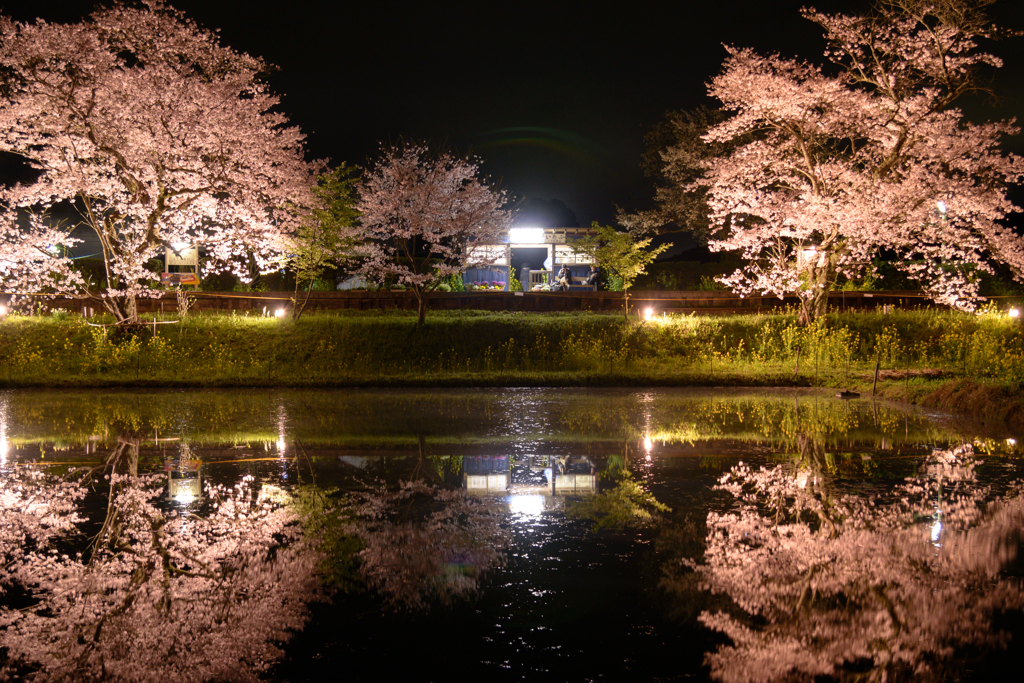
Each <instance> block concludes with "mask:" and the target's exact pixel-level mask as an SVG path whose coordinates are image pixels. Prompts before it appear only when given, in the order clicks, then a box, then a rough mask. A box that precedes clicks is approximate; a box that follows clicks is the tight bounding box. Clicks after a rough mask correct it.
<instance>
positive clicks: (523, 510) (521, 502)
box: [508, 495, 544, 517]
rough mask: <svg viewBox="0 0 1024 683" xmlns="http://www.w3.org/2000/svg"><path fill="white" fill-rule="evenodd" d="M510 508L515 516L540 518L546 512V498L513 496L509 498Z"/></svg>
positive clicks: (539, 496)
mask: <svg viewBox="0 0 1024 683" xmlns="http://www.w3.org/2000/svg"><path fill="white" fill-rule="evenodd" d="M508 507H509V509H510V510H511V511H512V514H514V515H525V516H527V517H538V516H540V514H541V513H542V512H544V496H541V495H520V496H516V495H512V496H509V497H508Z"/></svg>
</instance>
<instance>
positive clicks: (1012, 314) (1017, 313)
mask: <svg viewBox="0 0 1024 683" xmlns="http://www.w3.org/2000/svg"><path fill="white" fill-rule="evenodd" d="M1006 315H1008V316H1010V317H1011V318H1019V317H1020V309H1019V308H1011V309H1010V311H1009V312H1008V313H1007V314H1006Z"/></svg>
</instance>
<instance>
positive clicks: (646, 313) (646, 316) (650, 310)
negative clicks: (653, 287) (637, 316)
mask: <svg viewBox="0 0 1024 683" xmlns="http://www.w3.org/2000/svg"><path fill="white" fill-rule="evenodd" d="M653 317H654V309H653V308H645V309H644V320H650V319H651V318H653Z"/></svg>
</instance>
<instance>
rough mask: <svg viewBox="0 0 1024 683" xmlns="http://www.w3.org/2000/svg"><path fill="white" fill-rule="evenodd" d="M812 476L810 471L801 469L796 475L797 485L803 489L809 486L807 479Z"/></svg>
mask: <svg viewBox="0 0 1024 683" xmlns="http://www.w3.org/2000/svg"><path fill="white" fill-rule="evenodd" d="M809 478H810V473H809V472H808V471H807V470H800V471H799V472H797V475H796V485H797V486H799V487H800V488H802V489H805V488H807V480H808V479H809Z"/></svg>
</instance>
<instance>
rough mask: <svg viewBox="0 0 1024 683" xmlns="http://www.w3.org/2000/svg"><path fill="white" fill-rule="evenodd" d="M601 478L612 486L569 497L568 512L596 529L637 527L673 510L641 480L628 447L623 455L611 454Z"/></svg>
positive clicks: (648, 523)
mask: <svg viewBox="0 0 1024 683" xmlns="http://www.w3.org/2000/svg"><path fill="white" fill-rule="evenodd" d="M601 475H602V478H604V479H607V480H608V481H609V484H610V486H608V487H607V488H605V489H604V490H602V491H600V492H599V493H596V494H594V495H590V496H584V497H581V498H577V499H571V500H569V501H567V503H566V508H565V514H566V515H567V516H568V517H570V518H575V519H585V520H588V521H590V522H593V523H594V530H595V531H600V530H602V529H620V530H621V529H626V528H638V527H643V526H647V525H650V524H652V523H654V522H655V521H657V520H658V519H659V517H660V514H661V513H665V512H671V511H672V508H670V507H669V506H668V505H665V504H664V503H662V502H661V501H659V500H658V499H657V498H655V497H654V494H653V493H651V492H650V491H649V490H647V488H645V486H644V482H642V481H639V480H638V479H637V478H636V475H635V474H634V473H633V470H632V469H630V466H629V449H628V448H627V449H626V450H625V451H624V453H623V455H622V456H615V455H613V456H609V457H608V461H607V463H606V467H605V469H604V471H603V472H601Z"/></svg>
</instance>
